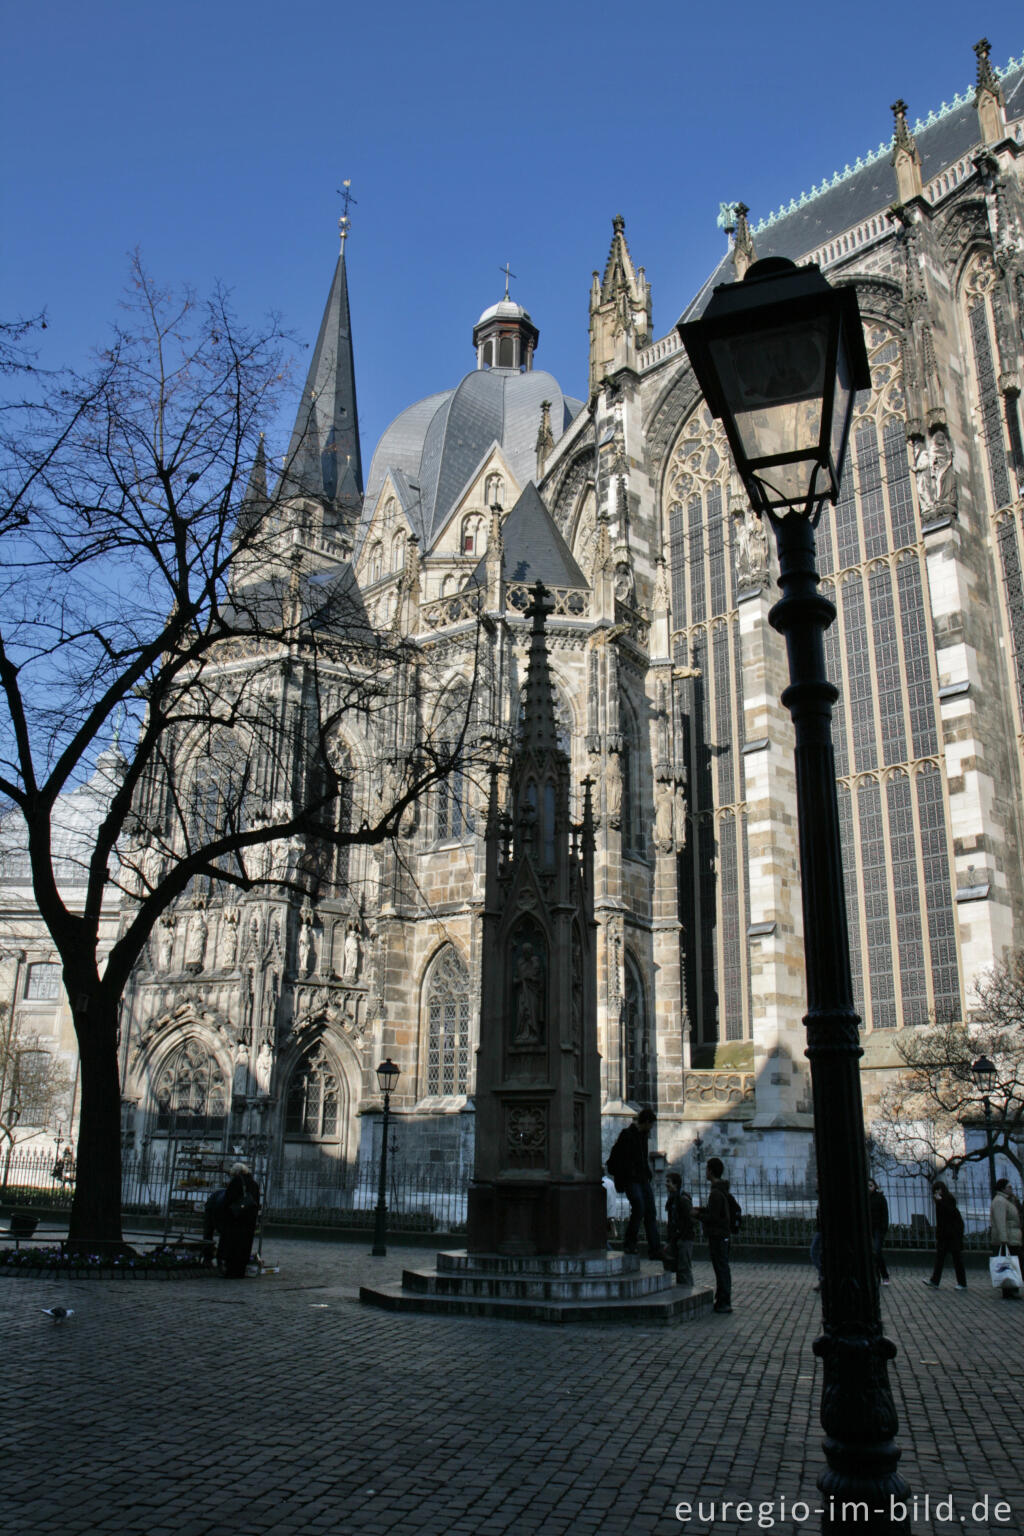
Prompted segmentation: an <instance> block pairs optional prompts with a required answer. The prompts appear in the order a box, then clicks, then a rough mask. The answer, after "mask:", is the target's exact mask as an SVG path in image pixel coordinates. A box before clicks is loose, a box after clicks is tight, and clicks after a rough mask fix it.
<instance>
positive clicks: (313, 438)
mask: <svg viewBox="0 0 1024 1536" xmlns="http://www.w3.org/2000/svg"><path fill="white" fill-rule="evenodd" d="M348 223H349V221H348V217H347V215H343V223H342V239H341V252H340V254H339V256H338V263H337V266H336V267H335V269H334V278H333V280H332V282H331V291H330V293H329V294H328V296H327V304H326V307H325V309H324V317H323V320H322V321H321V323H320V334H319V335H318V337H317V340H316V347H315V348H314V351H313V357H312V361H311V362H310V365H309V373H308V374H307V377H306V385H305V388H304V390H303V392H302V400H301V402H300V404H299V410H298V415H297V416H296V419H295V426H294V428H293V429H292V437H291V443H290V444H289V447H288V456H287V458H286V459H285V465H284V473H283V475H282V483H281V487H280V492H279V494H281V495H284V496H312V497H315V498H316V500H318V501H322V502H325V503H327V504H328V506H330V507H331V508H333V509H334V510H335V512H336V513H337V515H338V517H339V519H340V520H341V521H342V522H346V523H349V524H354V522H355V519H356V518H357V516H358V514H359V511H360V507H361V502H362V495H363V467H362V461H361V458H360V454H359V417H358V413H357V411H356V376H355V364H354V361H353V356H352V323H351V319H350V316H349V307H348V276H347V273H346V269H345V243H346V237H347V235H348Z"/></svg>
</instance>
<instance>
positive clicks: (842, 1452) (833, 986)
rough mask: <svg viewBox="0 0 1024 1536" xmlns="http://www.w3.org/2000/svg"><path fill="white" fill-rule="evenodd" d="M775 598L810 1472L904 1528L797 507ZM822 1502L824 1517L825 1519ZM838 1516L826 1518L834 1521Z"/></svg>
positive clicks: (823, 679)
mask: <svg viewBox="0 0 1024 1536" xmlns="http://www.w3.org/2000/svg"><path fill="white" fill-rule="evenodd" d="M772 522H773V526H774V529H775V536H776V540H777V543H778V550H779V565H780V574H779V587H780V589H781V591H782V598H781V599H780V601H779V602H778V603H776V605H775V607H774V608H773V609H772V611H771V613H770V615H769V621H770V623H771V624H772V626H773V628H775V629H777V630H778V631H779V632H780V633H781V634H783V635H784V636H785V638H786V648H787V651H788V655H789V672H790V685H789V687H788V688H787V689H786V690H785V692H784V693H783V695H782V702H783V704H785V706H786V708H787V709H788V710H789V712H790V714H791V715H792V718H793V727H794V731H795V733H796V793H797V818H798V826H799V838H800V870H801V883H802V888H803V915H804V955H805V963H806V969H807V998H808V1011H807V1015H806V1017H805V1019H804V1023H805V1025H806V1028H807V1056H808V1059H809V1061H810V1064H811V1088H812V1095H813V1100H814V1141H815V1151H816V1155H817V1163H818V1183H819V1190H820V1195H821V1202H820V1221H821V1248H822V1272H823V1274H822V1312H823V1323H824V1333H823V1334H822V1336H821V1337H820V1338H819V1339H817V1340H816V1341H815V1344H814V1352H815V1354H816V1355H818V1357H819V1358H820V1359H821V1362H822V1367H823V1371H824V1383H823V1387H822V1402H821V1421H822V1426H823V1428H824V1430H825V1435H826V1439H825V1442H824V1448H825V1456H826V1459H827V1463H828V1465H827V1467H826V1469H825V1470H824V1471H823V1472H822V1474H821V1477H820V1478H819V1481H818V1486H819V1488H820V1489H821V1491H822V1492H823V1493H824V1494H826V1495H828V1496H829V1499H830V1502H833V1501H834V1504H835V1507H836V1508H837V1509H838V1508H840V1507H841V1506H842V1504H843V1503H849V1502H850V1501H865V1502H866V1503H867V1506H868V1510H869V1519H868V1520H867V1521H865V1522H863V1523H861V1524H859V1525H858V1529H863V1530H865V1531H873V1532H880V1531H901V1530H906V1529H907V1526H906V1522H905V1520H898V1519H892V1518H891V1517H890V1513H889V1512H890V1509H891V1507H892V1503H891V1501H893V1500H895V1501H898V1502H900V1501H903V1500H905V1499H906V1496H907V1493H908V1489H907V1484H906V1483H905V1482H904V1480H903V1479H902V1478H901V1477H900V1476H899V1474H898V1473H897V1470H896V1466H897V1462H898V1461H899V1456H900V1452H899V1449H898V1447H897V1446H896V1443H895V1439H894V1436H895V1434H896V1427H897V1423H896V1409H895V1404H894V1402H893V1397H892V1392H891V1390H890V1387H889V1381H888V1375H887V1363H888V1361H889V1360H891V1359H892V1358H893V1357H894V1355H895V1354H896V1347H895V1345H894V1344H892V1343H890V1341H889V1340H888V1339H886V1338H885V1337H884V1336H883V1333H882V1323H881V1313H880V1310H879V1301H878V1288H877V1284H876V1281H875V1273H874V1261H873V1257H872V1248H871V1223H870V1215H869V1210H868V1189H867V1176H868V1170H867V1160H866V1156H865V1150H864V1114H863V1108H862V1104H861V1090H860V1069H859V1066H858V1061H859V1058H860V1056H861V1046H860V1040H859V1038H858V1030H857V1026H858V1024H859V1022H860V1020H859V1018H858V1016H857V1014H856V1012H855V1011H854V1007H853V986H852V980H851V975H850V945H849V936H848V933H847V926H846V899H845V892H844V889H843V864H842V846H841V843H840V836H839V807H838V802H837V798H836V777H835V759H834V754H833V748H832V706H833V704H834V702H835V700H836V698H837V690H836V688H835V687H834V686H833V684H832V683H830V682H829V681H828V678H827V676H826V673H825V657H824V642H823V636H824V632H825V630H826V629H827V628H828V627H829V625H830V624H831V623H832V621H833V619H834V618H835V609H834V607H833V606H832V604H831V603H830V602H829V601H828V599H827V598H825V597H823V596H822V595H821V593H820V592H819V591H818V573H817V570H816V568H815V547H814V529H813V527H812V525H811V523H810V521H809V520H808V519H807V518H804V517H792V516H790V517H785V518H778V519H776V518H773V519H772ZM876 1510H878V1511H879V1513H878V1514H877V1515H876V1514H875V1513H874V1511H876ZM829 1524H830V1522H829V1518H828V1511H827V1510H826V1519H825V1527H824V1528H825V1529H828V1528H829ZM837 1524H838V1522H837Z"/></svg>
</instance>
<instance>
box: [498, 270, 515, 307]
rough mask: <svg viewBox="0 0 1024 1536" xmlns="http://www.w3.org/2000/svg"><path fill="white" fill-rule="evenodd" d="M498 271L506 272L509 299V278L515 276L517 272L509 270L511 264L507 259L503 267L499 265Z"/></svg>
mask: <svg viewBox="0 0 1024 1536" xmlns="http://www.w3.org/2000/svg"><path fill="white" fill-rule="evenodd" d="M498 271H499V272H504V274H505V297H506V299H507V298H508V280H509V278H510V277H515V275H516V274H515V273H514V272H511V271H509V264H508V262H507V261H506V263H505V265H504V266H503V267H499V268H498ZM517 281H518V279H517Z"/></svg>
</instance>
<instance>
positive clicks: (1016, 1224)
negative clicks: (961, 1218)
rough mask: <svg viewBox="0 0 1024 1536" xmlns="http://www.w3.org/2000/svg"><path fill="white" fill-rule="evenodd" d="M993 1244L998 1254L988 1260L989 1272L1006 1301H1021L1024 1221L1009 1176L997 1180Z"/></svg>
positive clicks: (991, 1217) (990, 1222)
mask: <svg viewBox="0 0 1024 1536" xmlns="http://www.w3.org/2000/svg"><path fill="white" fill-rule="evenodd" d="M989 1224H990V1227H991V1230H992V1245H993V1247H994V1248H995V1253H994V1254H993V1255H992V1257H991V1258H990V1259H989V1261H988V1268H989V1274H990V1275H991V1276H992V1284H993V1285H994V1286H995V1288H996V1290H1001V1291H1002V1293H1003V1300H1004V1301H1019V1300H1020V1291H1021V1272H1020V1259H1021V1246H1022V1244H1024V1222H1022V1220H1021V1210H1020V1206H1019V1204H1018V1203H1017V1199H1016V1196H1015V1195H1014V1193H1013V1190H1012V1189H1011V1188H1010V1181H1009V1179H997V1180H996V1192H995V1194H994V1195H993V1196H992V1207H991V1210H990V1211H989Z"/></svg>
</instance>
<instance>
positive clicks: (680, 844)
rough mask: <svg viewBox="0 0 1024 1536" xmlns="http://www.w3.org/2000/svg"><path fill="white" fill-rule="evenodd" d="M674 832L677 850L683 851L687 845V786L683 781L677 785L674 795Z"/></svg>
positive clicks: (678, 851)
mask: <svg viewBox="0 0 1024 1536" xmlns="http://www.w3.org/2000/svg"><path fill="white" fill-rule="evenodd" d="M672 832H673V836H674V838H675V844H676V852H677V853H682V851H683V849H684V848H685V847H686V786H685V784H682V783H679V784H677V785H676V788H675V794H674V795H673V797H672Z"/></svg>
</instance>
